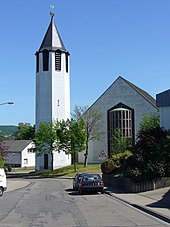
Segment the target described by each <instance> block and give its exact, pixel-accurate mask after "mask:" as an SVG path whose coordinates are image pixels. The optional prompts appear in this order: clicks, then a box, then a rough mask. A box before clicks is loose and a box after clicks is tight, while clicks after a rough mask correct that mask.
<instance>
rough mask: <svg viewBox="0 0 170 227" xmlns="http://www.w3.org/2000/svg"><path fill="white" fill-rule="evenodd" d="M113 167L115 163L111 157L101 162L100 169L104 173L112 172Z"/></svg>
mask: <svg viewBox="0 0 170 227" xmlns="http://www.w3.org/2000/svg"><path fill="white" fill-rule="evenodd" d="M114 169H115V163H114V161H113V160H112V159H108V160H105V161H104V162H103V163H102V164H101V171H102V173H104V174H111V173H113V171H114Z"/></svg>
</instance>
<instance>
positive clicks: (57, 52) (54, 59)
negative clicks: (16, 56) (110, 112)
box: [35, 13, 71, 170]
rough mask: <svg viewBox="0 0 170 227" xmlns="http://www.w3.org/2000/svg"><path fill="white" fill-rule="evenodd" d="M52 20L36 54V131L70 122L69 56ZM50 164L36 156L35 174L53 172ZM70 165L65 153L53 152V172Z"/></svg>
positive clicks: (52, 19) (47, 156) (46, 157)
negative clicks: (49, 124)
mask: <svg viewBox="0 0 170 227" xmlns="http://www.w3.org/2000/svg"><path fill="white" fill-rule="evenodd" d="M50 16H51V22H50V25H49V27H48V29H47V32H46V34H45V37H44V39H43V41H42V44H41V46H40V48H39V50H38V51H37V52H36V122H35V127H36V129H37V128H38V125H39V124H40V123H41V122H53V121H56V120H57V119H58V120H63V119H64V120H66V119H68V118H70V61H69V56H70V54H69V52H68V51H67V50H66V48H65V47H64V44H63V42H62V39H61V37H60V35H59V32H58V30H57V27H56V25H55V23H54V13H50ZM55 156H56V157H55ZM50 163H51V161H50V155H47V154H46V155H45V154H44V155H42V156H39V155H38V156H36V170H40V169H50ZM70 163H71V158H70V157H68V155H65V153H64V152H60V153H58V152H54V163H53V166H54V168H57V167H60V166H65V165H69V164H70Z"/></svg>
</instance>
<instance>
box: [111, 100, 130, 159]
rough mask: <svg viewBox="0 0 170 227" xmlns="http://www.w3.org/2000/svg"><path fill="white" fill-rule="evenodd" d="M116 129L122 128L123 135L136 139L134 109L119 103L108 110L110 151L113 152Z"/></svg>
mask: <svg viewBox="0 0 170 227" xmlns="http://www.w3.org/2000/svg"><path fill="white" fill-rule="evenodd" d="M115 129H120V133H121V135H122V137H126V138H128V140H129V141H130V142H131V143H133V140H134V110H133V109H131V108H129V107H127V106H126V105H124V104H122V103H119V104H118V105H116V106H115V107H113V108H112V109H110V110H109V111H108V151H109V155H110V154H112V153H113V137H114V132H115Z"/></svg>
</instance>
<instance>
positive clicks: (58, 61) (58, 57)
mask: <svg viewBox="0 0 170 227" xmlns="http://www.w3.org/2000/svg"><path fill="white" fill-rule="evenodd" d="M55 70H56V71H61V52H58V51H56V52H55Z"/></svg>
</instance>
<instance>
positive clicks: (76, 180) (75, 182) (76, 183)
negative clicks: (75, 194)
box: [73, 172, 88, 191]
mask: <svg viewBox="0 0 170 227" xmlns="http://www.w3.org/2000/svg"><path fill="white" fill-rule="evenodd" d="M86 174H88V173H85V172H82V173H77V174H76V175H75V177H74V178H73V190H75V191H77V190H78V188H79V183H80V180H81V177H82V176H83V175H86Z"/></svg>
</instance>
